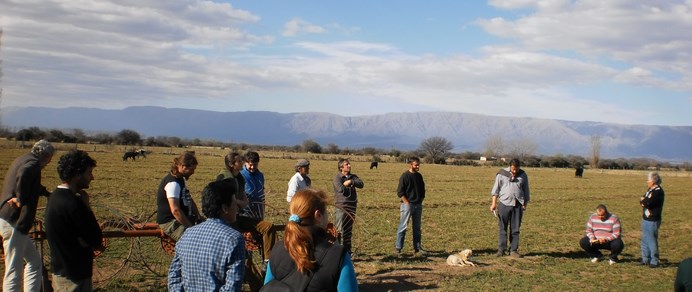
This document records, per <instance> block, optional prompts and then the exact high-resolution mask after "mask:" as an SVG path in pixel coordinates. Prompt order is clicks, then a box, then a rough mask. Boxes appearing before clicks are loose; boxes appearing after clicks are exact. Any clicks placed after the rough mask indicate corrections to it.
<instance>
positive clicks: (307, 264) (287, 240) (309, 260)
mask: <svg viewBox="0 0 692 292" xmlns="http://www.w3.org/2000/svg"><path fill="white" fill-rule="evenodd" d="M326 209H327V194H326V193H325V192H324V191H322V190H317V189H312V188H306V189H302V190H300V191H298V192H297V193H296V194H295V196H293V199H292V200H291V206H290V207H289V210H290V212H291V215H296V216H298V217H299V218H300V220H296V221H299V222H295V221H293V220H291V221H288V223H287V224H286V230H285V231H284V246H285V247H286V251H288V254H289V256H290V257H291V259H293V262H295V264H296V267H297V268H298V272H301V273H303V274H305V273H307V272H308V271H310V270H312V268H314V267H315V264H316V261H315V259H314V249H315V242H314V238H312V233H311V232H310V229H309V227H310V226H313V225H315V224H316V223H317V222H315V211H320V213H322V214H323V216H326V213H325V212H326Z"/></svg>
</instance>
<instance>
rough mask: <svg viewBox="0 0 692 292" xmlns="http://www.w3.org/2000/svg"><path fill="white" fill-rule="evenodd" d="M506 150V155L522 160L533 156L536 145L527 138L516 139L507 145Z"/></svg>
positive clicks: (536, 148)
mask: <svg viewBox="0 0 692 292" xmlns="http://www.w3.org/2000/svg"><path fill="white" fill-rule="evenodd" d="M507 148H509V149H508V150H509V151H508V152H507V154H508V155H509V156H510V157H513V158H518V159H520V160H524V159H525V158H527V157H530V156H533V155H535V154H536V150H538V144H536V143H535V142H533V140H531V139H529V138H518V139H516V140H512V141H510V142H509V143H508V145H507Z"/></svg>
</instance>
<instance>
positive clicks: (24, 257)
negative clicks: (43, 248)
mask: <svg viewBox="0 0 692 292" xmlns="http://www.w3.org/2000/svg"><path fill="white" fill-rule="evenodd" d="M54 153H55V148H53V146H52V145H51V144H50V143H49V142H48V141H46V140H41V141H38V142H36V144H34V147H33V148H31V152H30V153H27V154H25V155H23V156H20V157H18V158H17V159H15V160H14V162H13V163H12V165H11V166H10V168H9V169H8V170H7V174H6V175H5V182H4V183H3V185H2V194H0V235H2V239H3V246H4V248H5V276H4V279H3V291H22V290H23V291H40V290H41V275H42V262H41V256H40V255H39V253H38V251H37V250H36V248H35V247H34V245H33V243H32V241H31V238H29V235H28V234H29V230H30V229H31V227H32V226H33V224H34V219H35V217H36V207H37V205H38V197H39V196H48V195H49V194H50V193H49V192H48V191H47V190H46V188H45V187H44V186H43V185H42V184H41V170H42V169H43V168H44V167H45V166H46V165H48V163H50V161H51V159H52V158H53V154H54ZM25 262H26V265H25Z"/></svg>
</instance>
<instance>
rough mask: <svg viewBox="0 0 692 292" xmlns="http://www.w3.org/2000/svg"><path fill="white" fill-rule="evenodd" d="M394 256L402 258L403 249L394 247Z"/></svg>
mask: <svg viewBox="0 0 692 292" xmlns="http://www.w3.org/2000/svg"><path fill="white" fill-rule="evenodd" d="M394 256H396V257H398V258H400V257H401V249H400V248H395V249H394Z"/></svg>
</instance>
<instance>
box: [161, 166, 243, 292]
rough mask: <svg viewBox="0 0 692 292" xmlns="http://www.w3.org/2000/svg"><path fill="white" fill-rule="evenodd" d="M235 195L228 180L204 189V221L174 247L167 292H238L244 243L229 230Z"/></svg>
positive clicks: (236, 205)
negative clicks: (205, 217) (168, 291)
mask: <svg viewBox="0 0 692 292" xmlns="http://www.w3.org/2000/svg"><path fill="white" fill-rule="evenodd" d="M237 193H238V189H236V186H235V185H234V184H233V183H232V182H231V181H230V180H221V181H214V182H210V183H209V184H208V185H207V186H206V187H205V188H204V191H202V211H203V212H204V215H206V216H207V218H208V219H207V220H206V221H204V222H202V223H200V224H198V225H196V226H193V227H190V228H188V229H187V230H186V231H185V233H183V235H182V237H181V238H180V240H179V241H178V242H177V243H176V244H175V256H174V257H173V261H172V262H171V266H170V269H169V270H168V290H170V291H241V288H242V286H243V275H244V273H245V265H244V264H243V263H244V261H245V241H244V240H243V236H242V235H241V234H240V232H238V231H236V230H235V229H233V228H231V224H232V223H233V222H235V220H236V215H237V213H238V204H237V201H236V195H237ZM229 194H231V195H229Z"/></svg>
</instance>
